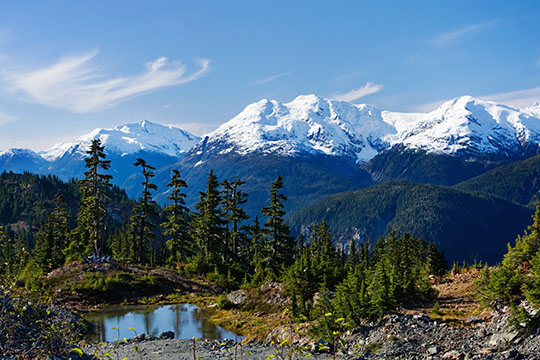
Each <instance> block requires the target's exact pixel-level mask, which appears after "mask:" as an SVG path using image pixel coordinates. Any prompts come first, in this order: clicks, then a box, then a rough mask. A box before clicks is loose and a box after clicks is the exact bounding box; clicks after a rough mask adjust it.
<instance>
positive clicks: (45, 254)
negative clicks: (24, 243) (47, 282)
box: [35, 194, 70, 272]
mask: <svg viewBox="0 0 540 360" xmlns="http://www.w3.org/2000/svg"><path fill="white" fill-rule="evenodd" d="M69 235H70V229H69V212H68V210H67V208H66V204H65V199H64V197H63V196H62V195H59V194H58V195H56V197H55V208H54V209H53V210H52V211H50V212H49V214H48V216H47V223H46V224H45V226H44V228H42V229H41V230H40V232H39V233H38V239H37V243H36V247H35V260H36V263H37V264H38V265H39V266H40V267H41V269H42V270H43V271H44V272H49V271H51V270H53V269H56V268H58V267H60V266H62V265H63V264H64V262H65V250H66V246H67V244H68V239H69Z"/></svg>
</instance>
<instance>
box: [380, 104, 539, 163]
mask: <svg viewBox="0 0 540 360" xmlns="http://www.w3.org/2000/svg"><path fill="white" fill-rule="evenodd" d="M383 119H384V120H385V121H386V122H387V123H389V124H391V125H392V126H394V127H395V129H396V130H397V133H396V134H395V135H390V134H389V135H388V136H386V137H384V139H385V140H387V141H388V142H389V143H390V144H392V145H395V144H401V145H404V146H405V147H407V148H413V149H414V148H416V149H423V150H426V151H427V152H428V153H436V154H446V155H461V154H463V155H472V156H482V155H503V156H504V155H506V156H509V155H519V154H520V153H521V152H523V151H524V150H525V149H527V148H530V147H534V148H537V147H538V144H540V107H529V108H526V109H518V108H515V107H511V106H507V105H502V104H497V103H495V102H491V101H483V100H478V99H475V98H473V97H471V96H462V97H459V98H455V99H453V100H450V101H447V102H445V103H444V104H442V105H441V106H440V107H439V108H437V109H436V110H434V111H432V112H429V113H427V114H402V113H392V112H387V111H384V112H383Z"/></svg>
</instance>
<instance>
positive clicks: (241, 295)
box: [227, 290, 247, 305]
mask: <svg viewBox="0 0 540 360" xmlns="http://www.w3.org/2000/svg"><path fill="white" fill-rule="evenodd" d="M227 299H228V300H229V301H230V302H232V303H233V304H234V305H240V304H243V303H244V302H245V301H246V299H247V293H246V291H245V290H236V291H233V292H232V293H230V294H228V295H227Z"/></svg>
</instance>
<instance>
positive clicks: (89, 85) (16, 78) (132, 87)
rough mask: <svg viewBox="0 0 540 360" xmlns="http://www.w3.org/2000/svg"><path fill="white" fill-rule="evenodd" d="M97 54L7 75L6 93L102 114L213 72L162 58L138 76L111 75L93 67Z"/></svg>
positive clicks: (201, 62) (204, 61) (203, 63)
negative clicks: (139, 97) (140, 96)
mask: <svg viewBox="0 0 540 360" xmlns="http://www.w3.org/2000/svg"><path fill="white" fill-rule="evenodd" d="M97 54H98V51H97V50H96V51H92V52H89V53H85V54H81V55H77V56H69V57H62V58H60V59H59V60H58V61H57V62H56V63H54V64H53V65H51V66H48V67H45V68H41V69H38V70H33V71H19V72H17V71H15V72H13V71H12V72H10V73H9V74H8V75H4V76H3V77H4V81H5V82H6V88H7V90H8V91H9V92H10V93H12V94H14V95H17V96H20V95H22V96H23V97H24V99H25V100H27V101H29V102H33V103H38V104H43V105H47V106H52V107H56V108H61V109H66V110H70V111H73V112H76V113H87V112H92V111H99V110H102V109H104V108H107V107H111V106H114V105H116V104H118V103H120V102H122V101H125V100H127V99H130V98H132V97H134V96H138V95H142V94H145V93H148V92H151V91H154V90H157V89H160V88H164V87H170V86H175V85H180V84H184V83H188V82H190V81H194V80H197V79H199V78H200V77H202V76H203V75H205V74H206V73H207V72H208V71H209V69H210V61H209V60H207V59H200V60H197V62H198V65H199V69H198V70H197V71H195V72H193V73H191V74H187V67H186V66H185V65H184V64H183V63H182V62H180V61H173V62H169V61H168V59H167V58H166V57H160V58H158V59H157V60H155V61H153V62H149V63H147V64H146V68H145V70H144V71H143V72H142V73H140V74H137V75H130V76H108V75H105V74H104V72H103V71H102V70H101V69H100V68H99V67H98V66H97V65H95V64H94V61H93V60H94V58H95V57H96V56H97Z"/></svg>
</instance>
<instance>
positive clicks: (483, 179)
mask: <svg viewBox="0 0 540 360" xmlns="http://www.w3.org/2000/svg"><path fill="white" fill-rule="evenodd" d="M455 188H456V189H459V190H463V191H468V192H477V193H484V194H488V195H493V196H497V197H500V198H502V199H505V200H507V201H511V202H513V203H516V204H520V205H524V206H528V207H531V208H532V206H533V205H534V201H535V198H536V196H537V195H538V191H540V155H536V156H533V157H531V158H528V159H525V160H521V161H517V162H514V163H511V164H507V165H504V166H500V167H497V168H495V169H493V170H491V171H488V172H487V173H485V174H482V175H479V176H477V177H474V178H472V179H469V180H467V181H464V182H462V183H460V184H457V185H456V186H455Z"/></svg>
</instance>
